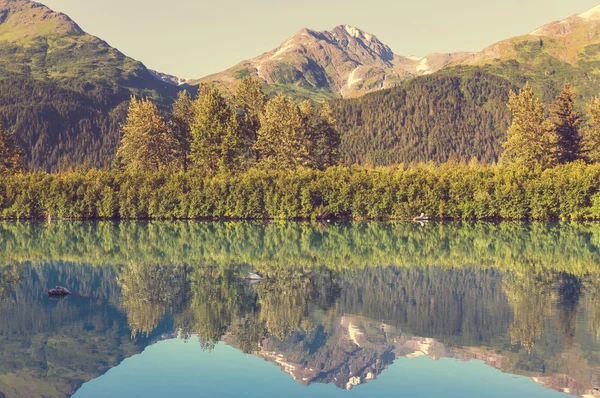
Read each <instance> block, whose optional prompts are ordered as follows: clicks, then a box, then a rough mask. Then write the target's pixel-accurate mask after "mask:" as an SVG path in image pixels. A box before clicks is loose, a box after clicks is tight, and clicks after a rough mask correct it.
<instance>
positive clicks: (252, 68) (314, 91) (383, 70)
mask: <svg viewBox="0 0 600 398" xmlns="http://www.w3.org/2000/svg"><path fill="white" fill-rule="evenodd" d="M466 55H467V53H456V54H432V55H429V56H427V57H423V58H421V57H404V56H399V55H396V54H394V52H393V51H392V50H391V49H390V48H389V47H388V46H386V45H385V44H383V43H382V42H381V41H380V40H379V39H377V37H376V36H374V35H372V34H370V33H367V32H364V31H362V30H360V29H357V28H355V27H353V26H349V25H341V26H337V27H336V28H334V29H333V30H331V31H324V32H317V31H314V30H310V29H302V30H300V31H299V32H297V33H296V34H295V35H294V36H292V37H291V38H290V39H288V40H286V41H285V42H284V43H282V44H281V45H280V46H279V47H277V48H275V49H273V50H271V51H269V52H267V53H264V54H262V55H260V56H258V57H256V58H252V59H250V60H247V61H242V62H240V63H239V64H237V65H236V66H234V67H232V68H230V69H228V70H226V71H224V72H221V73H217V74H215V75H211V76H207V77H205V78H203V79H200V80H192V81H190V82H189V83H190V84H198V83H200V82H208V81H211V82H216V83H219V84H222V85H224V86H225V87H226V88H227V89H229V90H232V89H235V87H236V86H237V84H238V82H239V81H240V80H241V79H242V78H244V77H245V76H258V77H260V78H261V79H263V80H264V81H265V83H266V84H268V90H269V91H272V92H278V93H279V92H283V93H286V94H289V95H292V96H295V97H298V98H313V99H314V98H324V99H332V98H349V97H357V96H360V95H362V94H365V93H368V92H371V91H376V90H380V89H384V88H389V87H394V86H396V85H398V84H400V83H402V82H404V81H406V80H409V79H411V78H413V77H415V76H422V75H428V74H432V73H434V72H436V71H438V70H440V69H441V68H443V67H444V66H446V65H447V64H449V63H450V62H453V61H455V60H457V59H460V58H463V57H465V56H466Z"/></svg>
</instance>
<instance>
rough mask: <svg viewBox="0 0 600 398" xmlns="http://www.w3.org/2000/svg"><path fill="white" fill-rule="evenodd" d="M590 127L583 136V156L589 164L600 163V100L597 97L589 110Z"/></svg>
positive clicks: (589, 106)
mask: <svg viewBox="0 0 600 398" xmlns="http://www.w3.org/2000/svg"><path fill="white" fill-rule="evenodd" d="M587 111H588V113H587V116H588V126H587V128H586V129H585V130H584V134H583V142H582V147H583V150H582V152H583V156H584V158H585V159H586V160H587V161H588V162H589V163H600V98H599V97H596V98H594V99H593V100H592V102H591V103H590V104H589V105H588V108H587Z"/></svg>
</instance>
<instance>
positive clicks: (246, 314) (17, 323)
mask: <svg viewBox="0 0 600 398" xmlns="http://www.w3.org/2000/svg"><path fill="white" fill-rule="evenodd" d="M430 227H431V228H430ZM0 229H4V231H5V232H7V233H6V234H3V235H2V242H0V245H3V246H4V247H5V248H6V247H12V248H14V249H15V250H13V251H12V252H10V253H7V252H4V254H3V255H2V256H4V259H3V261H4V264H2V265H0V276H1V279H0V315H1V316H0V396H2V394H3V395H4V396H6V397H33V396H49V397H68V396H70V395H72V394H73V393H74V392H75V391H76V390H77V389H78V388H79V387H80V386H81V385H82V384H83V383H84V382H86V381H88V380H91V379H93V378H96V377H99V376H100V375H102V374H103V373H105V372H106V371H107V370H109V369H110V368H112V367H114V366H117V365H118V364H119V363H120V362H122V360H123V359H125V358H128V357H130V356H132V355H134V354H137V353H139V352H141V351H142V350H143V349H144V348H145V347H147V346H148V345H151V344H153V343H154V342H156V341H158V340H162V339H167V338H173V337H177V338H181V339H185V340H187V341H188V342H189V343H190V344H194V343H195V342H197V344H199V345H200V346H201V347H202V348H203V349H206V350H211V349H212V348H213V347H214V345H215V344H217V343H219V342H225V343H226V344H228V345H230V346H232V347H235V348H237V349H239V350H240V351H242V352H244V353H248V354H252V355H256V356H258V357H260V358H263V359H265V360H267V361H270V362H272V363H273V364H274V365H275V366H277V367H279V368H281V370H282V371H285V372H286V373H288V374H289V375H290V376H291V377H293V378H294V380H296V381H297V382H299V383H301V384H303V385H310V384H313V383H332V384H335V385H336V386H338V387H339V388H343V389H352V388H354V387H355V386H357V385H360V384H363V383H367V382H374V381H372V380H374V379H376V378H377V377H378V376H379V375H380V374H381V373H382V372H385V369H386V368H387V367H388V366H390V365H391V364H392V363H393V362H394V360H396V359H397V358H399V357H407V358H415V357H418V356H429V357H430V358H432V359H440V358H456V359H460V360H472V359H477V360H482V361H484V362H485V363H486V364H487V365H489V366H492V367H495V368H498V369H500V370H502V371H504V372H507V373H513V374H518V375H524V376H528V377H531V378H533V379H534V380H535V381H537V382H539V383H542V384H543V385H544V386H545V387H546V388H552V389H555V390H558V391H564V392H567V393H570V394H572V395H576V396H583V395H588V396H597V395H598V392H597V391H596V390H595V388H596V387H597V386H599V385H600V380H599V378H600V306H599V305H598V299H599V298H600V291H599V289H600V268H599V267H598V266H597V264H598V262H596V261H597V260H599V258H598V256H599V254H598V250H597V246H596V243H595V242H600V239H597V238H598V237H599V236H600V226H592V225H545V224H540V225H535V224H506V225H504V226H499V225H494V224H440V225H436V224H433V225H431V226H426V227H425V228H421V227H420V226H418V225H412V224H406V225H405V224H398V225H393V224H391V225H390V224H377V223H365V224H360V223H359V224H353V225H336V224H334V225H332V226H323V225H320V224H317V225H311V224H293V223H284V224H278V225H269V224H244V225H241V226H240V225H237V224H227V223H205V224H202V223H197V224H193V223H191V224H186V223H181V224H178V223H174V224H170V223H164V224H161V223H156V224H153V223H137V224H136V223H125V224H124V225H121V224H119V223H106V224H103V223H80V224H78V223H73V224H67V223H65V224H60V223H58V224H56V225H50V226H44V225H43V224H33V223H24V224H17V223H14V224H11V223H4V224H0ZM123 229H124V230H126V231H127V233H126V234H125V235H123ZM51 232H52V233H51ZM195 234H199V235H195ZM57 235H59V237H57ZM23 236H28V237H29V238H31V237H34V239H31V240H30V241H31V242H33V243H32V245H22V244H20V243H19V242H20V241H21V239H23ZM126 237H128V238H127V239H126ZM65 238H68V239H71V241H70V242H65V241H63V240H62V239H65ZM92 242H96V243H95V244H92ZM108 242H112V243H108ZM199 242H201V243H199ZM336 243H337V245H338V250H337V251H336V250H334V248H333V247H334V246H335V244H336ZM469 244H470V245H471V247H472V250H468V245H469ZM394 247H395V248H396V251H394V250H393V248H394ZM173 248H179V249H180V250H181V252H180V255H179V256H176V255H175V253H176V252H175V251H174V250H173ZM278 248H280V249H278ZM353 248H355V249H356V250H353ZM159 249H160V250H159ZM92 253H96V255H92ZM419 253H422V256H421V257H419ZM177 257H178V258H177ZM368 258H373V262H371V263H369V262H368ZM178 260H179V261H178ZM478 262H479V264H478ZM249 271H256V272H259V273H260V274H261V275H263V276H264V280H263V281H261V282H260V283H257V284H249V283H248V282H246V281H245V280H243V278H242V277H243V276H244V275H245V274H246V273H247V272H249ZM56 284H61V285H65V286H67V287H68V288H69V289H70V290H72V291H73V292H75V293H76V294H75V295H74V296H72V297H69V298H67V299H64V300H50V299H48V298H47V297H46V295H45V289H46V288H47V287H48V286H54V285H56Z"/></svg>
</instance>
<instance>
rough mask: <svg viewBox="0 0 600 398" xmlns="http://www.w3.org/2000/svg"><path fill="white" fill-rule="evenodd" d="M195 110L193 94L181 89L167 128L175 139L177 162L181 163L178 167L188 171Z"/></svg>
mask: <svg viewBox="0 0 600 398" xmlns="http://www.w3.org/2000/svg"><path fill="white" fill-rule="evenodd" d="M194 112H195V111H194V103H193V101H192V96H191V95H190V93H188V92H187V91H181V92H180V93H179V96H178V97H177V101H175V103H174V104H173V109H172V111H171V115H170V117H169V122H168V125H167V129H168V135H169V136H171V137H173V139H174V140H175V153H174V156H175V162H176V163H177V164H180V167H178V168H183V171H187V169H188V165H189V159H188V157H189V154H190V150H191V142H192V134H191V126H192V123H193V122H194V118H195V113H194ZM176 166H177V165H176Z"/></svg>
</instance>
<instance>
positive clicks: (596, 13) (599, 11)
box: [579, 5, 600, 21]
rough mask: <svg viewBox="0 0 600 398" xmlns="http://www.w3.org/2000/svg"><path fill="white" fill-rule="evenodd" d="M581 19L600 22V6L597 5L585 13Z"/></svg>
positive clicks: (581, 15)
mask: <svg viewBox="0 0 600 398" xmlns="http://www.w3.org/2000/svg"><path fill="white" fill-rule="evenodd" d="M579 17H581V18H583V19H591V20H596V21H600V5H597V6H596V7H594V8H592V9H591V10H588V11H586V12H584V13H583V14H579Z"/></svg>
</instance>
